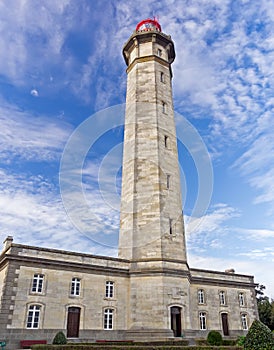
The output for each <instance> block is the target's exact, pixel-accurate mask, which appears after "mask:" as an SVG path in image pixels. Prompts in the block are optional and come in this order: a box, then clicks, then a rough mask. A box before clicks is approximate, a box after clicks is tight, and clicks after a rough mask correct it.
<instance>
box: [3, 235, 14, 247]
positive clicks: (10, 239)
mask: <svg viewBox="0 0 274 350" xmlns="http://www.w3.org/2000/svg"><path fill="white" fill-rule="evenodd" d="M12 242H13V237H12V236H8V237H7V238H6V239H5V240H4V242H3V244H4V251H5V250H7V249H9V248H10V247H11V244H12Z"/></svg>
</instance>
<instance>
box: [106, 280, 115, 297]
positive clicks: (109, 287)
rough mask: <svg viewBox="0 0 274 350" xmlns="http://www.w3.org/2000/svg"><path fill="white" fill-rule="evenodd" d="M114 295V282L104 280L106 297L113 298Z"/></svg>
mask: <svg viewBox="0 0 274 350" xmlns="http://www.w3.org/2000/svg"><path fill="white" fill-rule="evenodd" d="M113 295H114V282H112V281H107V282H106V298H113Z"/></svg>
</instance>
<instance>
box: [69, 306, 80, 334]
mask: <svg viewBox="0 0 274 350" xmlns="http://www.w3.org/2000/svg"><path fill="white" fill-rule="evenodd" d="M80 313H81V308H80V307H74V306H73V307H69V308H68V319H67V338H78V337H79V326H80Z"/></svg>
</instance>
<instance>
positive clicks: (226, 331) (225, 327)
mask: <svg viewBox="0 0 274 350" xmlns="http://www.w3.org/2000/svg"><path fill="white" fill-rule="evenodd" d="M221 318H222V328H223V334H224V335H229V329H228V316H227V313H222V314H221Z"/></svg>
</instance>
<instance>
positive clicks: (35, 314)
mask: <svg viewBox="0 0 274 350" xmlns="http://www.w3.org/2000/svg"><path fill="white" fill-rule="evenodd" d="M40 315H41V305H37V304H33V305H29V307H28V313H27V322H26V328H29V329H38V328H39V322H40Z"/></svg>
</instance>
